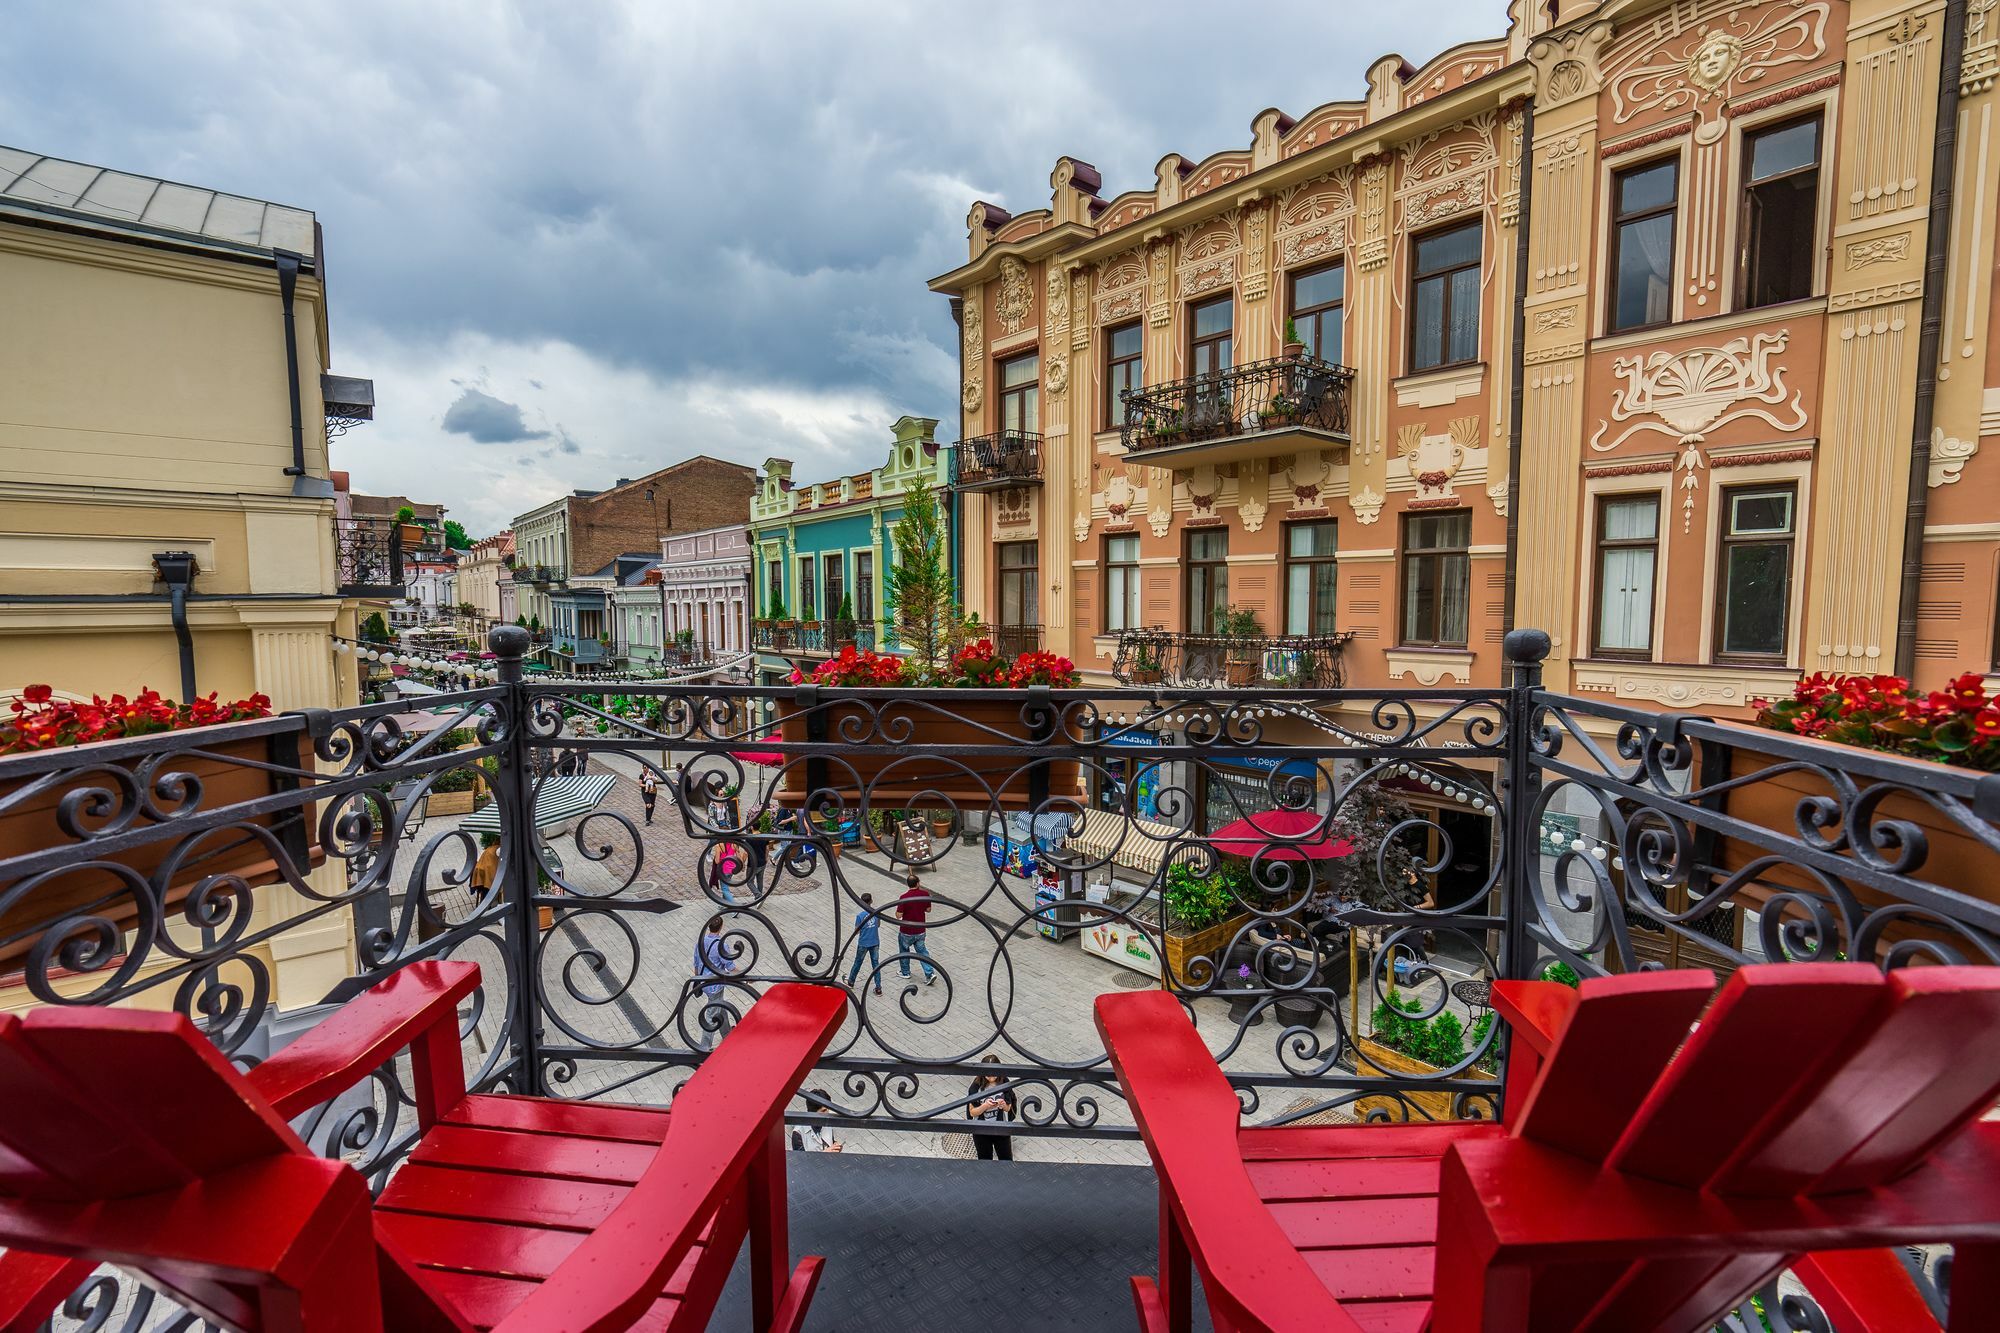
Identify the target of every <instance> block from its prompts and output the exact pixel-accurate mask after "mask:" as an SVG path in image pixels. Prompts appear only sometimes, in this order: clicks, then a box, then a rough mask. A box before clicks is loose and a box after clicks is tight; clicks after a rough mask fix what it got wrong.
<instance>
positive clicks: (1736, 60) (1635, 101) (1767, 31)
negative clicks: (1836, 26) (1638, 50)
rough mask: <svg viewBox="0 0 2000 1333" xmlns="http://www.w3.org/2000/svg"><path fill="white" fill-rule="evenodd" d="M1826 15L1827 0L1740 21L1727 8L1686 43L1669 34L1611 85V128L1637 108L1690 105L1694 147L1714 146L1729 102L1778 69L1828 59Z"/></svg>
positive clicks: (1725, 126) (1670, 108) (1664, 109)
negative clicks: (1642, 60)
mask: <svg viewBox="0 0 2000 1333" xmlns="http://www.w3.org/2000/svg"><path fill="white" fill-rule="evenodd" d="M1827 10H1828V7H1827V5H1826V3H1825V0H1819V2H1818V3H1814V4H1797V3H1794V4H1791V5H1787V6H1784V7H1782V8H1774V9H1772V10H1770V11H1767V12H1764V13H1761V14H1759V13H1756V12H1755V11H1752V12H1751V13H1750V14H1749V15H1748V16H1744V17H1739V13H1740V11H1736V10H1731V11H1730V12H1728V13H1725V14H1722V15H1719V16H1718V17H1717V18H1716V20H1715V21H1714V22H1713V23H1712V24H1709V25H1707V26H1704V27H1701V28H1699V29H1696V30H1695V31H1694V35H1693V38H1692V40H1691V41H1686V42H1682V41H1677V40H1676V39H1677V38H1679V37H1680V36H1681V35H1682V34H1680V33H1676V34H1674V37H1670V38H1669V39H1668V40H1667V42H1665V43H1663V44H1662V45H1661V46H1659V47H1657V48H1655V49H1654V51H1653V52H1652V53H1650V54H1651V55H1652V57H1653V58H1652V59H1650V60H1648V61H1647V63H1645V64H1642V65H1639V66H1638V67H1637V68H1635V69H1630V70H1627V71H1625V72H1624V73H1621V74H1619V75H1618V76H1617V77H1616V78H1614V79H1613V80H1612V81H1611V101H1612V106H1613V114H1612V123H1613V124H1617V125H1623V124H1624V123H1626V122H1627V121H1629V120H1631V119H1632V117H1634V116H1636V115H1638V114H1639V113H1640V112H1642V111H1658V112H1661V113H1666V112H1670V111H1677V110H1679V109H1681V108H1682V107H1687V106H1692V107H1693V108H1694V112H1695V129H1694V139H1695V142H1696V143H1699V144H1711V143H1714V142H1715V141H1716V140H1717V139H1720V138H1721V137H1722V136H1723V134H1724V132H1725V131H1727V130H1728V128H1729V121H1728V112H1727V108H1726V106H1725V105H1724V104H1725V102H1726V101H1727V99H1728V98H1730V97H1732V96H1735V95H1736V94H1737V93H1740V92H1743V91H1745V90H1746V88H1747V87H1748V86H1749V85H1751V84H1755V83H1758V82H1760V81H1761V80H1763V79H1764V78H1765V77H1766V76H1767V75H1769V74H1770V73H1771V71H1772V70H1774V69H1777V68H1778V67H1779V66H1781V65H1791V64H1797V63H1800V62H1803V61H1810V60H1817V59H1818V58H1819V57H1821V56H1823V55H1825V54H1826V20H1827Z"/></svg>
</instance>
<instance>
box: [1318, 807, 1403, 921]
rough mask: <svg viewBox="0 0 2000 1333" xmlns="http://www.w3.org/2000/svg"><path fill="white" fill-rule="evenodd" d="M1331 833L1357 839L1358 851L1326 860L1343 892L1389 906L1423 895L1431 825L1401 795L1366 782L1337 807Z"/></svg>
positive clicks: (1399, 906)
mask: <svg viewBox="0 0 2000 1333" xmlns="http://www.w3.org/2000/svg"><path fill="white" fill-rule="evenodd" d="M1327 833H1328V835H1329V836H1331V837H1335V838H1348V839H1351V840H1352V841H1353V843H1354V852H1353V854H1352V855H1349V856H1343V857H1341V858H1339V859H1338V860H1335V861H1330V862H1327V863H1326V865H1327V867H1328V870H1329V873H1330V875H1331V880H1332V885H1333V889H1334V892H1336V893H1337V894H1339V895H1340V896H1341V897H1342V898H1347V899H1352V900H1358V901H1360V902H1362V903H1365V904H1366V905H1368V906H1369V907H1374V908H1378V909H1380V910H1383V911H1407V910H1409V909H1410V908H1411V907H1414V906H1416V905H1417V904H1418V903H1420V902H1422V901H1423V896H1424V894H1423V888H1422V884H1423V867H1424V861H1425V855H1424V854H1425V852H1426V851H1427V850H1428V849H1427V846H1426V838H1425V827H1424V826H1423V825H1422V824H1420V823H1418V822H1417V815H1416V812H1415V811H1413V810H1412V809H1410V807H1409V806H1407V805H1405V804H1404V803H1403V802H1402V801H1401V800H1399V799H1398V798H1397V797H1395V796H1393V795H1391V794H1389V793H1388V792H1385V791H1379V790H1376V789H1375V788H1372V787H1365V788H1363V789H1362V790H1361V791H1359V792H1356V793H1355V794H1354V795H1353V796H1351V797H1350V798H1349V799H1348V802H1347V803H1346V804H1344V805H1342V807H1341V808H1340V810H1339V811H1337V812H1336V813H1335V815H1334V817H1333V819H1332V820H1331V821H1330V822H1329V824H1328V826H1327Z"/></svg>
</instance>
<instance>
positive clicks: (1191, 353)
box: [1187, 291, 1236, 379]
mask: <svg viewBox="0 0 2000 1333" xmlns="http://www.w3.org/2000/svg"><path fill="white" fill-rule="evenodd" d="M1218 305H1226V306H1228V307H1229V328H1228V329H1227V330H1226V331H1225V332H1222V333H1211V334H1208V335H1206V336H1201V337H1197V336H1196V334H1195V323H1196V316H1197V315H1198V314H1199V313H1200V312H1201V311H1203V310H1207V309H1209V308H1211V307H1213V306H1218ZM1187 329H1188V343H1187V349H1188V361H1187V364H1188V377H1189V378H1190V379H1203V378H1209V377H1211V376H1220V375H1224V374H1227V373H1228V372H1229V371H1230V370H1233V369H1234V368H1235V366H1236V293H1235V292H1234V291H1227V292H1224V293H1222V294H1221V295H1220V296H1207V297H1203V298H1201V299H1199V300H1191V301H1189V302H1188V303H1187ZM1221 343H1228V344H1229V358H1228V361H1227V362H1226V363H1225V364H1223V365H1219V366H1216V367H1214V368H1213V369H1210V370H1201V369H1198V368H1197V367H1198V364H1199V362H1200V359H1201V352H1202V349H1203V348H1205V347H1215V346H1217V345H1219V344H1221Z"/></svg>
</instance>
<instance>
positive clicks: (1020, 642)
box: [980, 625, 1042, 658]
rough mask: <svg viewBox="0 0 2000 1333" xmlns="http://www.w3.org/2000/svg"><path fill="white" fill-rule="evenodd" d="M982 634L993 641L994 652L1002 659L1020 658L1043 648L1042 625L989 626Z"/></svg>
mask: <svg viewBox="0 0 2000 1333" xmlns="http://www.w3.org/2000/svg"><path fill="white" fill-rule="evenodd" d="M980 633H982V634H983V635H985V636H986V637H987V638H989V639H991V640H992V641H993V648H994V651H996V652H997V653H999V654H1000V656H1002V657H1007V658H1013V657H1019V656H1020V655H1021V654H1022V653H1032V652H1035V651H1037V650H1039V649H1040V648H1041V646H1042V627H1041V626H1040V625H987V626H985V627H984V628H982V629H981V631H980Z"/></svg>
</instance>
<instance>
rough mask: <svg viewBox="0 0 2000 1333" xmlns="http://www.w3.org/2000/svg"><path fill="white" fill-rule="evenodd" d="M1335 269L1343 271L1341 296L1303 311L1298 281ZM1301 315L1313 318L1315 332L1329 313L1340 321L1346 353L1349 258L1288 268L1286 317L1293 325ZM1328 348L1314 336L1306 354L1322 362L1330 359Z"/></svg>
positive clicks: (1286, 275)
mask: <svg viewBox="0 0 2000 1333" xmlns="http://www.w3.org/2000/svg"><path fill="white" fill-rule="evenodd" d="M1334 269H1339V270H1340V295H1339V296H1337V297H1335V298H1334V299H1333V300H1331V301H1326V302H1322V303H1321V304H1319V305H1316V306H1311V307H1309V308H1307V309H1305V310H1301V309H1300V308H1299V283H1300V282H1301V281H1303V280H1304V279H1307V278H1316V277H1318V276H1319V275H1320V274H1322V273H1330V272H1332V271H1333V270H1334ZM1301 314H1303V315H1305V317H1306V318H1307V319H1309V320H1311V321H1312V323H1313V327H1314V330H1315V332H1316V333H1317V332H1319V331H1320V322H1321V321H1322V320H1324V319H1325V318H1326V316H1327V315H1329V314H1331V315H1332V316H1333V317H1334V318H1335V319H1336V320H1338V321H1339V323H1340V331H1341V332H1340V336H1341V350H1342V351H1343V352H1345V351H1346V348H1347V261H1346V260H1345V259H1330V260H1328V261H1327V262H1326V263H1324V264H1314V265H1312V266H1311V267H1309V268H1300V269H1290V270H1287V271H1286V273H1285V318H1286V319H1288V320H1290V321H1291V322H1292V323H1293V324H1294V325H1296V324H1298V322H1299V316H1300V315H1301ZM1300 332H1301V333H1303V332H1304V330H1303V329H1301V330H1300ZM1325 347H1326V342H1325V339H1324V338H1320V337H1315V338H1314V339H1313V340H1312V341H1311V342H1309V343H1307V353H1306V354H1307V355H1308V356H1313V357H1317V358H1319V359H1320V360H1321V361H1325V360H1328V357H1327V355H1326V351H1325ZM1333 364H1335V365H1339V364H1341V363H1340V362H1339V361H1334V362H1333Z"/></svg>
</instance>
